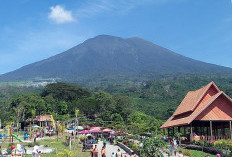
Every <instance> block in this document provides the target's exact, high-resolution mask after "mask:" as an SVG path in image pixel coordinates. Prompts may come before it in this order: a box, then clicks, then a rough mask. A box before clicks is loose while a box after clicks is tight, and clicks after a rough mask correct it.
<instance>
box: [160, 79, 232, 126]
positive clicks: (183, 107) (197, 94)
mask: <svg viewBox="0 0 232 157" xmlns="http://www.w3.org/2000/svg"><path fill="white" fill-rule="evenodd" d="M189 93H190V94H189ZM189 93H188V94H187V95H186V97H185V98H184V100H183V101H182V103H181V104H180V106H179V107H178V108H177V110H176V112H175V113H174V114H173V115H172V116H171V117H170V118H169V119H168V120H167V121H166V122H165V123H164V124H163V125H162V126H161V127H160V128H161V129H164V128H169V127H174V126H180V125H188V124H190V123H191V122H192V121H193V120H195V119H196V118H198V120H201V119H200V118H205V119H207V118H213V119H215V118H219V117H220V118H223V117H225V118H226V119H229V118H230V115H231V117H232V114H227V113H225V112H226V111H225V109H224V110H222V109H218V107H217V104H218V103H215V102H216V101H217V102H218V101H219V100H218V99H219V96H221V95H223V96H224V97H223V100H224V101H227V102H229V106H227V107H225V108H228V109H230V108H232V100H231V99H230V98H229V97H228V96H227V95H226V94H225V93H223V92H220V90H219V89H218V88H217V86H216V85H215V84H214V83H213V82H211V83H210V84H208V85H206V86H205V87H203V88H201V89H199V90H196V91H193V92H189ZM190 96H192V97H193V98H190ZM220 99H222V97H220ZM223 100H220V101H223ZM211 104H212V105H214V108H213V110H212V112H211V110H209V106H210V105H211ZM215 105H216V106H215ZM219 106H220V107H222V105H221V104H220V105H219ZM206 109H207V110H206ZM203 111H204V112H203ZM206 111H207V112H206ZM209 112H210V113H209ZM219 112H221V113H219ZM177 113H178V114H177ZM201 113H204V115H203V116H201V115H200V114H201ZM224 113H225V115H223V114H224ZM199 115H200V116H199ZM218 115H220V116H218ZM231 120H232V118H231Z"/></svg>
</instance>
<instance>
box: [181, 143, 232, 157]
mask: <svg viewBox="0 0 232 157" xmlns="http://www.w3.org/2000/svg"><path fill="white" fill-rule="evenodd" d="M180 147H182V148H185V149H191V150H199V151H203V152H205V153H209V154H214V155H216V154H221V156H223V157H231V156H230V155H225V154H224V153H223V152H222V151H221V150H218V149H215V148H211V147H203V146H197V145H186V144H181V145H180Z"/></svg>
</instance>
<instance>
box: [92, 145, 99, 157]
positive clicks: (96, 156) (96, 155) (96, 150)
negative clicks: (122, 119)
mask: <svg viewBox="0 0 232 157" xmlns="http://www.w3.org/2000/svg"><path fill="white" fill-rule="evenodd" d="M93 156H94V157H98V148H97V145H95V148H94V149H93Z"/></svg>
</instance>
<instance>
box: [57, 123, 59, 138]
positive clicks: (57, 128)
mask: <svg viewBox="0 0 232 157" xmlns="http://www.w3.org/2000/svg"><path fill="white" fill-rule="evenodd" d="M57 123H58V122H57V121H56V135H57V139H56V140H57V141H58V140H59V130H58V129H59V128H58V124H57Z"/></svg>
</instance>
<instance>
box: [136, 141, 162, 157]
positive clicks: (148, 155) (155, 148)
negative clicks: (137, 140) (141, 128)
mask: <svg viewBox="0 0 232 157" xmlns="http://www.w3.org/2000/svg"><path fill="white" fill-rule="evenodd" d="M164 147H165V142H164V141H163V140H161V139H159V138H148V139H145V140H143V141H142V147H139V148H138V150H137V153H138V155H139V156H143V157H154V156H157V157H158V156H160V157H163V154H162V152H161V150H162V148H164Z"/></svg>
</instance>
